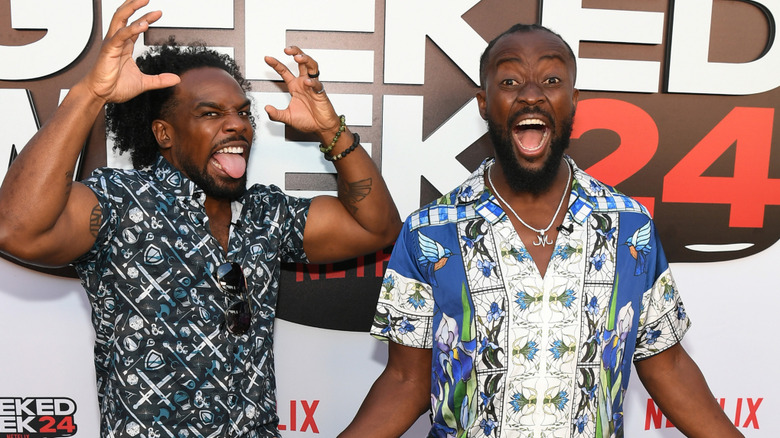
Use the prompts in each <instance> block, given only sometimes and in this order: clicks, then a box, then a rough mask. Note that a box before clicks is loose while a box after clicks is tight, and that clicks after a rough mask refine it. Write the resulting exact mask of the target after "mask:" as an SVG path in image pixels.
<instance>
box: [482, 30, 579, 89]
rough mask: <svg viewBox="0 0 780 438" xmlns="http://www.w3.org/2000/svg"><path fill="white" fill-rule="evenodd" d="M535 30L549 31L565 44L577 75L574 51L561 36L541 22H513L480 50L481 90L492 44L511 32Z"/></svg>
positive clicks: (483, 86) (483, 85) (483, 87)
mask: <svg viewBox="0 0 780 438" xmlns="http://www.w3.org/2000/svg"><path fill="white" fill-rule="evenodd" d="M535 30H541V31H543V32H549V33H551V34H553V35H555V36H557V37H558V39H560V40H561V41H562V42H563V44H564V45H565V46H566V49H567V50H568V52H569V56H571V59H572V61H574V75H575V77H576V76H577V57H576V56H574V51H573V50H572V49H571V46H570V45H569V43H567V42H566V40H564V39H563V37H561V36H560V35H559V34H557V33H556V32H554V31H552V30H550V29H549V28H547V27H544V26H542V25H541V24H536V23H533V24H523V23H518V24H515V25H514V26H512V27H510V28H509V29H507V30H505V31H504V32H503V33H501V35H499V36H497V37H495V38H493V39H492V40H491V41H490V43H488V45H487V47H486V48H485V51H484V52H482V56H481V57H480V58H479V87H480V88H482V89H483V90H484V89H485V75H486V74H487V72H486V70H487V61H488V57H489V56H490V51H491V50H493V46H495V45H496V43H497V42H498V40H500V39H501V38H503V37H505V36H507V35H511V34H513V33H525V32H532V31H535Z"/></svg>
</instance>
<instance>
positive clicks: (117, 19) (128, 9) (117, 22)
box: [106, 0, 149, 38]
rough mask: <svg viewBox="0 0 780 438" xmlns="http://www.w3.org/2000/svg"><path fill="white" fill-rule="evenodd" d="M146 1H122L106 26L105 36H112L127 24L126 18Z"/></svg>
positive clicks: (147, 1) (146, 1)
mask: <svg viewBox="0 0 780 438" xmlns="http://www.w3.org/2000/svg"><path fill="white" fill-rule="evenodd" d="M148 3H149V0H127V1H125V2H124V3H122V5H121V6H119V7H118V8H117V10H116V12H114V15H113V17H111V24H110V25H109V27H108V33H106V35H107V37H109V38H110V37H112V36H113V35H114V34H115V33H116V32H117V31H119V29H121V28H123V27H125V26H127V20H129V19H130V17H132V16H133V14H135V12H136V11H137V10H139V9H141V8H142V7H144V6H146V5H147V4H148Z"/></svg>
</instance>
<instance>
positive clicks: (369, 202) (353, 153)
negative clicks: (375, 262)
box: [328, 129, 401, 245]
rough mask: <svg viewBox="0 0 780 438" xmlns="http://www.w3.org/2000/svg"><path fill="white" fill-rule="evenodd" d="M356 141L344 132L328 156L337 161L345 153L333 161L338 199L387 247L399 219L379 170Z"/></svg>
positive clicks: (395, 231) (396, 231)
mask: <svg viewBox="0 0 780 438" xmlns="http://www.w3.org/2000/svg"><path fill="white" fill-rule="evenodd" d="M356 140H357V137H355V136H354V135H353V134H352V133H351V132H349V130H348V129H347V130H346V131H345V132H344V134H343V135H342V136H341V137H340V138H339V141H338V142H337V144H336V145H335V147H334V148H333V150H332V151H331V152H330V153H329V154H328V155H330V156H336V157H337V156H339V154H344V153H346V155H344V156H343V157H342V158H341V159H338V160H336V161H333V164H334V166H335V167H336V170H337V172H338V198H339V201H340V202H341V204H342V205H343V206H344V208H345V209H346V210H347V212H348V213H349V214H350V215H351V216H352V217H353V218H354V219H355V221H356V222H357V223H358V224H360V226H361V227H363V229H365V230H366V231H367V232H369V233H371V234H374V235H377V236H384V238H385V239H386V241H387V245H389V244H390V243H392V242H393V241H394V240H395V238H396V237H398V232H399V231H400V229H401V219H400V217H399V214H398V210H397V208H396V206H395V203H394V202H393V199H392V197H391V196H390V191H389V190H388V188H387V185H386V184H385V181H384V179H383V178H382V175H381V173H380V172H379V169H378V168H377V166H376V164H375V163H374V161H373V160H372V159H371V157H370V156H369V155H368V153H367V152H366V151H365V150H364V149H363V146H362V145H360V144H357V143H355V141H356ZM356 144H357V146H355V145H356ZM351 148H354V149H351ZM350 149H351V150H350ZM347 151H349V152H347Z"/></svg>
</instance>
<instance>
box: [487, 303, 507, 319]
mask: <svg viewBox="0 0 780 438" xmlns="http://www.w3.org/2000/svg"><path fill="white" fill-rule="evenodd" d="M502 316H504V311H503V310H502V309H501V308H500V307H498V303H496V302H495V301H494V302H493V303H492V304H491V305H490V312H488V314H487V320H488V322H493V321H498V319H499V318H501V317H502Z"/></svg>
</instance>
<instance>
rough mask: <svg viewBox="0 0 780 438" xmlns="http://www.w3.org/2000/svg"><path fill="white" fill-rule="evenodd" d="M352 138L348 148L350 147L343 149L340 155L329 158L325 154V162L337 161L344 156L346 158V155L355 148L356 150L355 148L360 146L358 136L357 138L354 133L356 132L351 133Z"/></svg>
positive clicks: (329, 156)
mask: <svg viewBox="0 0 780 438" xmlns="http://www.w3.org/2000/svg"><path fill="white" fill-rule="evenodd" d="M352 138H353V140H352V146H350V147H348V148H346V149H344V150H343V151H341V153H340V154H338V155H334V156H331V155H328V154H325V159H326V160H328V161H337V160H340V159H342V158H344V157H346V156H347V154H349V153H350V152H352V151H354V150H355V148H357V147H358V145H360V136H359V135H357V133H356V132H353V133H352Z"/></svg>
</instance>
